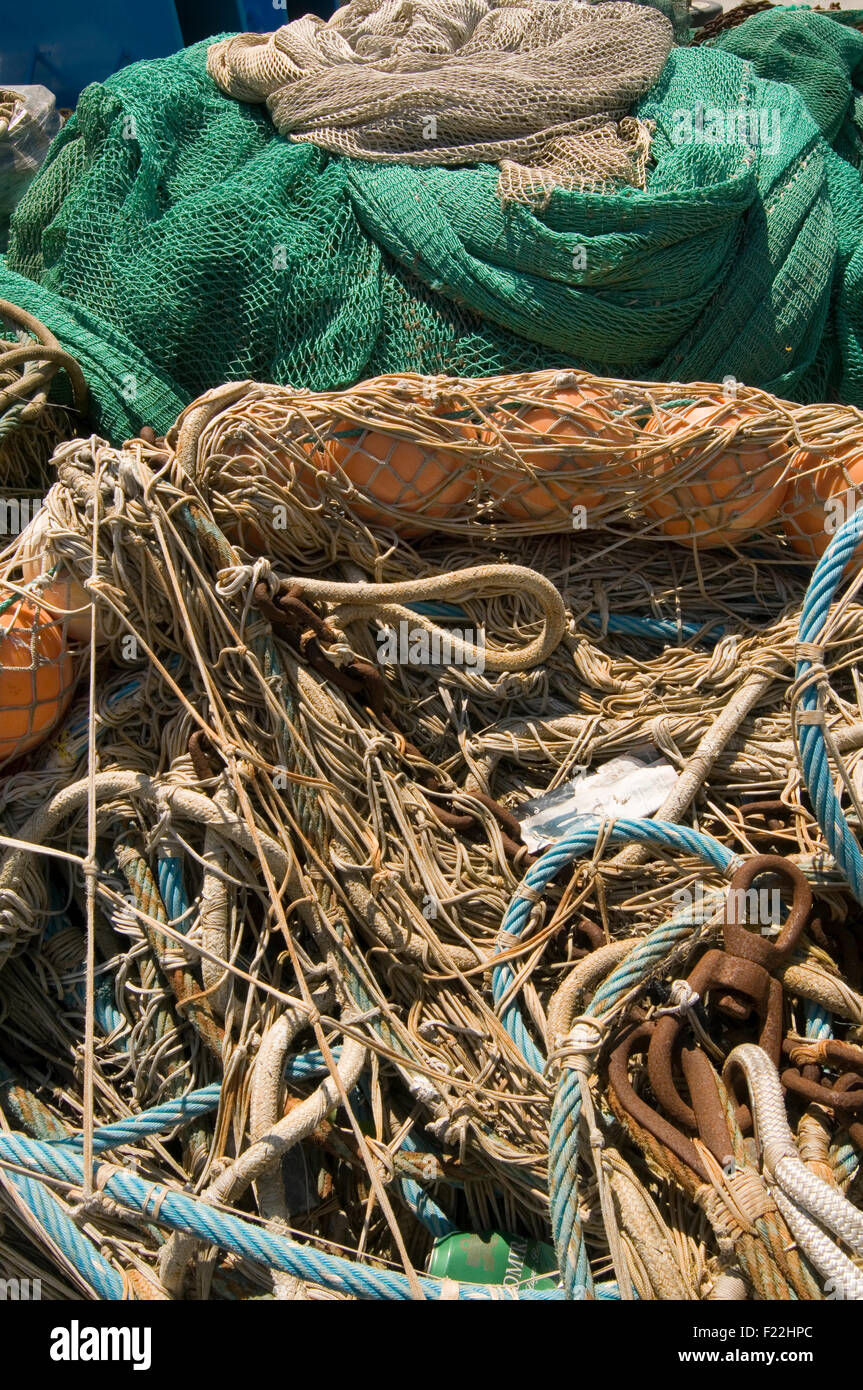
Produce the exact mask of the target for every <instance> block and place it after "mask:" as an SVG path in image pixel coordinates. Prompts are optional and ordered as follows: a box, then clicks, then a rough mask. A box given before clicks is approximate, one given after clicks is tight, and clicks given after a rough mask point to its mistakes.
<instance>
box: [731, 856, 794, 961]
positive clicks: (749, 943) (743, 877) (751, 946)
mask: <svg viewBox="0 0 863 1390" xmlns="http://www.w3.org/2000/svg"><path fill="white" fill-rule="evenodd" d="M767 873H772V874H776V875H777V876H778V877H780V878H784V879H785V880H786V882H788V883H790V884H791V886H792V889H793V897H792V901H791V908H790V911H789V913H788V917H787V920H786V921H785V922H784V923H783V926H782V930H781V931H780V933H779V935H778V936H777V938H776V940H775V941H766V940H765V939H764V937H762V936H756V935H755V934H754V932H751V931H747V929H746V927H745V926H744V925H743V923H742V922H740V921H739V920H738V913H737V904H738V902H739V898H738V897H737V894H739V893H741V892H742V893H744V894H745V893H747V892H749V891H750V889H751V888H752V884H753V883H754V882H755V880H756V878H759V877H760V876H761V875H762V874H767ZM811 911H812V890H811V888H810V887H809V884H808V882H807V880H806V876H805V874H804V873H803V872H802V870H801V869H799V868H798V867H797V865H796V864H793V863H792V862H791V860H790V859H785V858H783V856H782V855H781V854H753V855H751V856H750V858H749V859H746V860H744V862H743V863H742V864H741V866H740V868H739V869H738V870H737V872H736V873H735V874H734V877H733V878H732V880H731V882H730V884H729V885H728V895H727V897H726V900H725V921H724V923H723V927H722V938H723V941H724V944H725V949H726V951H727V952H728V954H729V955H732V956H742V957H743V958H744V959H745V960H754V961H755V962H756V963H757V964H758V965H761V966H763V967H764V969H765V970H772V969H775V968H776V966H778V965H781V964H782V963H783V962H784V961H785V959H786V958H787V956H789V955H790V953H791V951H793V949H794V947H795V946H796V945H797V942H798V940H799V938H800V934H801V932H802V931H803V928H804V927H805V926H806V923H807V921H808V919H809V914H810V913H811Z"/></svg>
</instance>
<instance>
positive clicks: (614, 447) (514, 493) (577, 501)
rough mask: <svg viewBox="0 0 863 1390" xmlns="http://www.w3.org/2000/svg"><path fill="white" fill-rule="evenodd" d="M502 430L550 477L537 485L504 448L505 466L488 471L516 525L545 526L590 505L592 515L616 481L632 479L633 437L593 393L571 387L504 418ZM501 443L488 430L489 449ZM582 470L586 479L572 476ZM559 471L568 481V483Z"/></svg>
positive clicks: (528, 461) (522, 454)
mask: <svg viewBox="0 0 863 1390" xmlns="http://www.w3.org/2000/svg"><path fill="white" fill-rule="evenodd" d="M499 431H500V434H503V436H504V438H505V439H506V442H507V444H508V445H510V446H511V447H512V448H513V449H515V450H516V451H517V452H518V454H519V456H520V457H521V458H522V459H524V462H525V463H526V464H527V466H528V468H530V469H531V470H532V471H533V472H534V473H536V474H541V475H545V474H547V475H548V478H547V480H546V477H545V476H542V477H541V478H538V479H537V478H532V477H531V476H530V475H529V474H528V473H526V472H525V471H524V470H522V469H518V468H513V467H507V464H506V454H505V452H504V451H503V450H501V466H500V467H499V468H495V470H494V471H493V472H492V471H491V470H489V483H490V486H491V489H492V492H493V494H494V495H495V497H497V498H498V499H499V505H500V510H501V511H502V512H504V513H505V514H506V515H507V516H508V517H511V518H512V519H513V520H514V521H545V520H547V519H548V518H549V517H551V516H554V514H555V513H556V512H559V511H560V510H561V508H564V509H565V510H566V512H567V513H571V512H572V510H573V509H574V508H575V507H584V509H585V511H586V512H587V513H588V515H589V514H590V512H591V511H592V510H593V509H594V508H596V507H598V506H599V505H600V503H602V502H604V501H607V500H608V485H609V483H610V482H611V481H613V480H624V479H626V478H627V477H631V476H632V464H631V462H630V460H631V457H632V446H633V434H632V431H631V430H627V429H625V428H624V427H623V426H621V425H619V424H618V423H617V422H616V421H615V419H614V417H613V416H612V415H611V414H610V412H609V411H608V409H607V408H606V406H605V404H604V402H603V398H602V393H601V392H600V391H597V390H596V389H595V388H593V387H590V386H586V385H585V386H574V387H570V388H567V389H566V390H562V391H560V392H559V393H558V394H557V395H556V396H555V397H553V398H552V399H550V400H549V401H548V402H547V403H545V404H539V405H535V404H528V403H525V404H524V405H521V406H518V407H517V408H516V409H514V410H511V411H508V412H507V413H506V415H503V414H502V415H501V417H500V422H499ZM498 440H499V434H498V433H497V432H496V431H494V430H484V431H483V433H482V442H483V443H484V444H494V443H496V442H498ZM597 446H599V447H597ZM576 470H581V471H582V472H583V475H584V476H583V480H581V479H578V478H576V477H573V476H572V475H573V473H574V472H575V471H576ZM560 473H567V474H569V475H570V476H569V477H567V478H565V479H563V480H562V479H560V478H559V477H558V476H557V475H559V474H560Z"/></svg>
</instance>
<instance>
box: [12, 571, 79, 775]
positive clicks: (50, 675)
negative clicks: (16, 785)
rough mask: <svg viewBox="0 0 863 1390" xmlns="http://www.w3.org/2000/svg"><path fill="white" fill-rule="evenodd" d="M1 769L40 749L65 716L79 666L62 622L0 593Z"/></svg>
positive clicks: (29, 603)
mask: <svg viewBox="0 0 863 1390" xmlns="http://www.w3.org/2000/svg"><path fill="white" fill-rule="evenodd" d="M0 610H2V611H0V763H5V762H8V760H9V759H10V758H17V757H18V756H20V754H22V753H26V752H28V751H29V750H30V749H31V748H35V747H36V746H37V744H39V743H41V742H42V740H43V738H44V737H45V736H46V734H48V733H49V732H50V730H51V729H53V727H54V725H55V724H56V723H57V721H58V720H59V719H60V718H61V717H62V716H63V714H64V713H65V711H66V707H67V706H68V704H69V700H70V698H71V695H72V689H73V686H74V683H75V661H74V659H73V657H72V655H71V653H70V652H69V650H68V647H67V643H66V637H65V633H64V631H63V621H62V619H58V618H57V617H55V615H54V614H53V613H51V612H50V611H49V610H48V609H46V608H43V607H42V606H41V605H40V604H38V603H36V602H34V601H32V600H30V599H21V598H17V597H16V596H15V595H13V594H11V593H10V592H9V591H8V590H0Z"/></svg>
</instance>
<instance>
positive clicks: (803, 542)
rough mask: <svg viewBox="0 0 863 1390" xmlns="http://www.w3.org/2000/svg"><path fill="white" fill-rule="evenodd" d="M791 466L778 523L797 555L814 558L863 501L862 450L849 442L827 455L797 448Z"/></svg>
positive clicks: (819, 554) (817, 557)
mask: <svg viewBox="0 0 863 1390" xmlns="http://www.w3.org/2000/svg"><path fill="white" fill-rule="evenodd" d="M791 467H792V473H791V482H790V484H789V487H788V492H787V494H786V497H785V501H784V504H783V507H782V527H783V530H784V531H785V534H786V536H787V537H788V540H789V543H790V544H791V546H792V547H793V549H794V550H796V551H797V554H798V555H803V556H805V557H806V559H807V560H818V559H820V557H821V556H822V555H823V554H824V551H825V550H826V549H827V547H828V545H829V544H830V542H831V540H832V539H833V537H834V536H835V534H836V532H837V531H838V530H839V527H840V526H841V525H842V524H843V522H845V521H847V520H848V518H849V517H850V516H851V514H852V512H854V511H855V510H856V509H857V508H858V507H859V506H860V505H861V502H863V450H861V448H860V446H859V445H857V446H851V447H850V448H849V449H847V450H846V451H845V452H844V453H842V454H839V455H837V456H836V457H835V458H830V459H824V458H823V456H821V455H815V454H812V453H809V452H807V451H806V450H801V451H800V452H799V453H797V454H795V456H794V458H793V459H792V461H791Z"/></svg>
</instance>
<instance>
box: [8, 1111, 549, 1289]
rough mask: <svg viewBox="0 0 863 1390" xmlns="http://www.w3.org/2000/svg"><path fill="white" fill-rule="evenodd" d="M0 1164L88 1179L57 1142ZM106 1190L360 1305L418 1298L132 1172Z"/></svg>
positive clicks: (29, 1145) (364, 1269) (397, 1284)
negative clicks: (339, 1292)
mask: <svg viewBox="0 0 863 1390" xmlns="http://www.w3.org/2000/svg"><path fill="white" fill-rule="evenodd" d="M0 1162H6V1163H15V1164H17V1165H18V1166H19V1167H21V1168H26V1169H27V1170H28V1171H29V1172H30V1173H32V1174H33V1175H34V1176H37V1177H38V1176H40V1175H44V1176H48V1177H53V1178H58V1179H60V1180H61V1181H65V1182H69V1183H72V1184H73V1185H75V1186H80V1184H81V1183H82V1181H83V1169H84V1161H83V1158H82V1156H81V1155H80V1154H79V1153H77V1152H76V1151H75V1150H74V1149H70V1148H66V1147H65V1146H62V1145H58V1144H53V1145H52V1144H43V1143H40V1142H39V1141H38V1140H35V1139H27V1138H25V1136H24V1135H21V1134H0ZM101 1186H102V1190H103V1191H104V1192H105V1193H106V1194H107V1196H108V1197H110V1198H111V1200H112V1201H114V1202H116V1203H117V1204H118V1205H119V1206H121V1207H125V1208H126V1209H127V1210H132V1211H136V1212H140V1213H141V1215H143V1216H144V1217H145V1218H147V1220H150V1221H152V1220H153V1219H154V1217H155V1216H157V1217H158V1221H159V1223H160V1224H161V1225H163V1226H167V1227H168V1228H169V1229H171V1230H174V1231H182V1232H184V1233H186V1234H188V1235H192V1236H195V1237H196V1238H197V1239H199V1240H203V1241H205V1242H206V1243H207V1244H208V1245H216V1246H218V1247H219V1248H220V1249H222V1250H228V1251H232V1252H233V1253H234V1254H236V1255H239V1256H241V1257H242V1258H244V1259H249V1260H255V1261H257V1262H258V1263H260V1264H264V1265H266V1266H268V1267H269V1268H271V1269H281V1270H284V1271H285V1272H286V1273H287V1274H292V1275H294V1277H296V1278H299V1279H306V1280H309V1281H311V1282H312V1283H315V1284H322V1285H324V1286H325V1287H327V1288H335V1289H339V1290H342V1291H344V1292H346V1293H349V1294H353V1295H354V1296H355V1297H357V1298H363V1299H386V1300H405V1299H411V1298H412V1297H413V1290H412V1288H411V1282H410V1280H409V1279H408V1278H407V1276H406V1275H405V1274H401V1273H398V1272H397V1271H393V1270H385V1269H375V1268H372V1267H371V1266H370V1265H361V1264H358V1263H354V1262H352V1261H351V1260H346V1259H343V1258H342V1257H341V1256H338V1255H330V1254H327V1253H326V1252H324V1251H321V1250H316V1249H314V1248H313V1247H311V1246H307V1245H300V1244H298V1243H297V1242H296V1241H293V1240H289V1239H288V1238H287V1237H285V1236H280V1235H276V1234H274V1233H273V1232H271V1231H267V1230H265V1229H264V1228H262V1227H259V1226H255V1225H253V1224H252V1223H250V1222H248V1221H245V1220H243V1218H241V1217H238V1216H233V1215H231V1214H230V1213H229V1212H222V1211H219V1210H217V1208H215V1207H213V1206H210V1205H209V1203H207V1202H202V1201H201V1200H200V1199H199V1198H196V1197H192V1196H190V1195H189V1194H188V1193H185V1192H178V1191H175V1190H174V1189H172V1188H169V1187H164V1186H163V1185H162V1184H160V1183H152V1182H148V1181H146V1180H145V1179H143V1178H139V1177H138V1176H137V1175H136V1174H134V1173H128V1172H122V1171H119V1170H114V1171H112V1172H111V1174H110V1176H108V1177H107V1179H106V1180H105V1182H104V1183H102V1184H101ZM418 1283H419V1286H420V1288H421V1289H422V1291H423V1293H424V1294H425V1296H426V1298H428V1299H430V1300H437V1299H439V1298H440V1297H441V1294H442V1292H443V1288H444V1286H443V1283H442V1281H440V1280H437V1279H429V1278H424V1277H419V1279H418ZM458 1296H459V1299H461V1300H464V1301H472V1300H492V1299H498V1298H500V1297H501V1296H506V1295H505V1294H502V1290H501V1288H500V1287H498V1286H497V1285H494V1284H460V1285H459V1286H458ZM517 1296H518V1297H519V1298H520V1299H529V1300H532V1301H542V1302H548V1301H557V1300H560V1299H562V1298H563V1296H564V1295H563V1291H562V1290H561V1289H523V1290H521V1291H520V1292H519V1293H518V1294H517Z"/></svg>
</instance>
